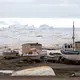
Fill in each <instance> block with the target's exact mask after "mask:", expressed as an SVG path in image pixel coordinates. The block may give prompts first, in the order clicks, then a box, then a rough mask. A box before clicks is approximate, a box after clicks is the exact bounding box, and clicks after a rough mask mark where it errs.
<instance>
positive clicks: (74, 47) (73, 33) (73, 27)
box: [72, 21, 75, 50]
mask: <svg viewBox="0 0 80 80" xmlns="http://www.w3.org/2000/svg"><path fill="white" fill-rule="evenodd" d="M74 36H75V35H74V21H73V37H72V39H73V50H74V48H75V37H74Z"/></svg>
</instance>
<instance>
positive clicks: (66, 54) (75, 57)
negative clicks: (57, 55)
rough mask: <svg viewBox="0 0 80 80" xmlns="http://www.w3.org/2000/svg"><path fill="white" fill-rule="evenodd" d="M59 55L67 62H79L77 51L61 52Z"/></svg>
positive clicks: (79, 54) (79, 55)
mask: <svg viewBox="0 0 80 80" xmlns="http://www.w3.org/2000/svg"><path fill="white" fill-rule="evenodd" d="M61 55H62V57H63V58H65V59H68V60H74V61H75V60H77V61H80V52H79V51H67V50H61Z"/></svg>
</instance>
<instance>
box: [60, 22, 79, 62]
mask: <svg viewBox="0 0 80 80" xmlns="http://www.w3.org/2000/svg"><path fill="white" fill-rule="evenodd" d="M72 39H73V44H64V45H63V47H62V49H61V50H60V51H61V55H62V58H64V59H67V60H72V61H80V41H77V42H75V37H74V22H73V37H72ZM62 58H61V59H62Z"/></svg>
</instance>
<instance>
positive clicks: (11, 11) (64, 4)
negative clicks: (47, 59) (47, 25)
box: [0, 0, 80, 18]
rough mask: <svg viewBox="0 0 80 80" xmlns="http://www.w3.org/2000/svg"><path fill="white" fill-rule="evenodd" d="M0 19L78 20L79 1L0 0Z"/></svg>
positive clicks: (79, 15) (79, 12) (79, 11)
mask: <svg viewBox="0 0 80 80" xmlns="http://www.w3.org/2000/svg"><path fill="white" fill-rule="evenodd" d="M0 17H2V18H3V17H4V18H6V17H7V18H8V17H19V18H20V17H21V18H59V17H60V18H62V17H64V18H65V17H67V18H68V17H69V18H80V0H0Z"/></svg>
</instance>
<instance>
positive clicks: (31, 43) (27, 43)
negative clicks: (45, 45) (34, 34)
mask: <svg viewBox="0 0 80 80" xmlns="http://www.w3.org/2000/svg"><path fill="white" fill-rule="evenodd" d="M23 45H42V44H39V43H25V44H22V46H23Z"/></svg>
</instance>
